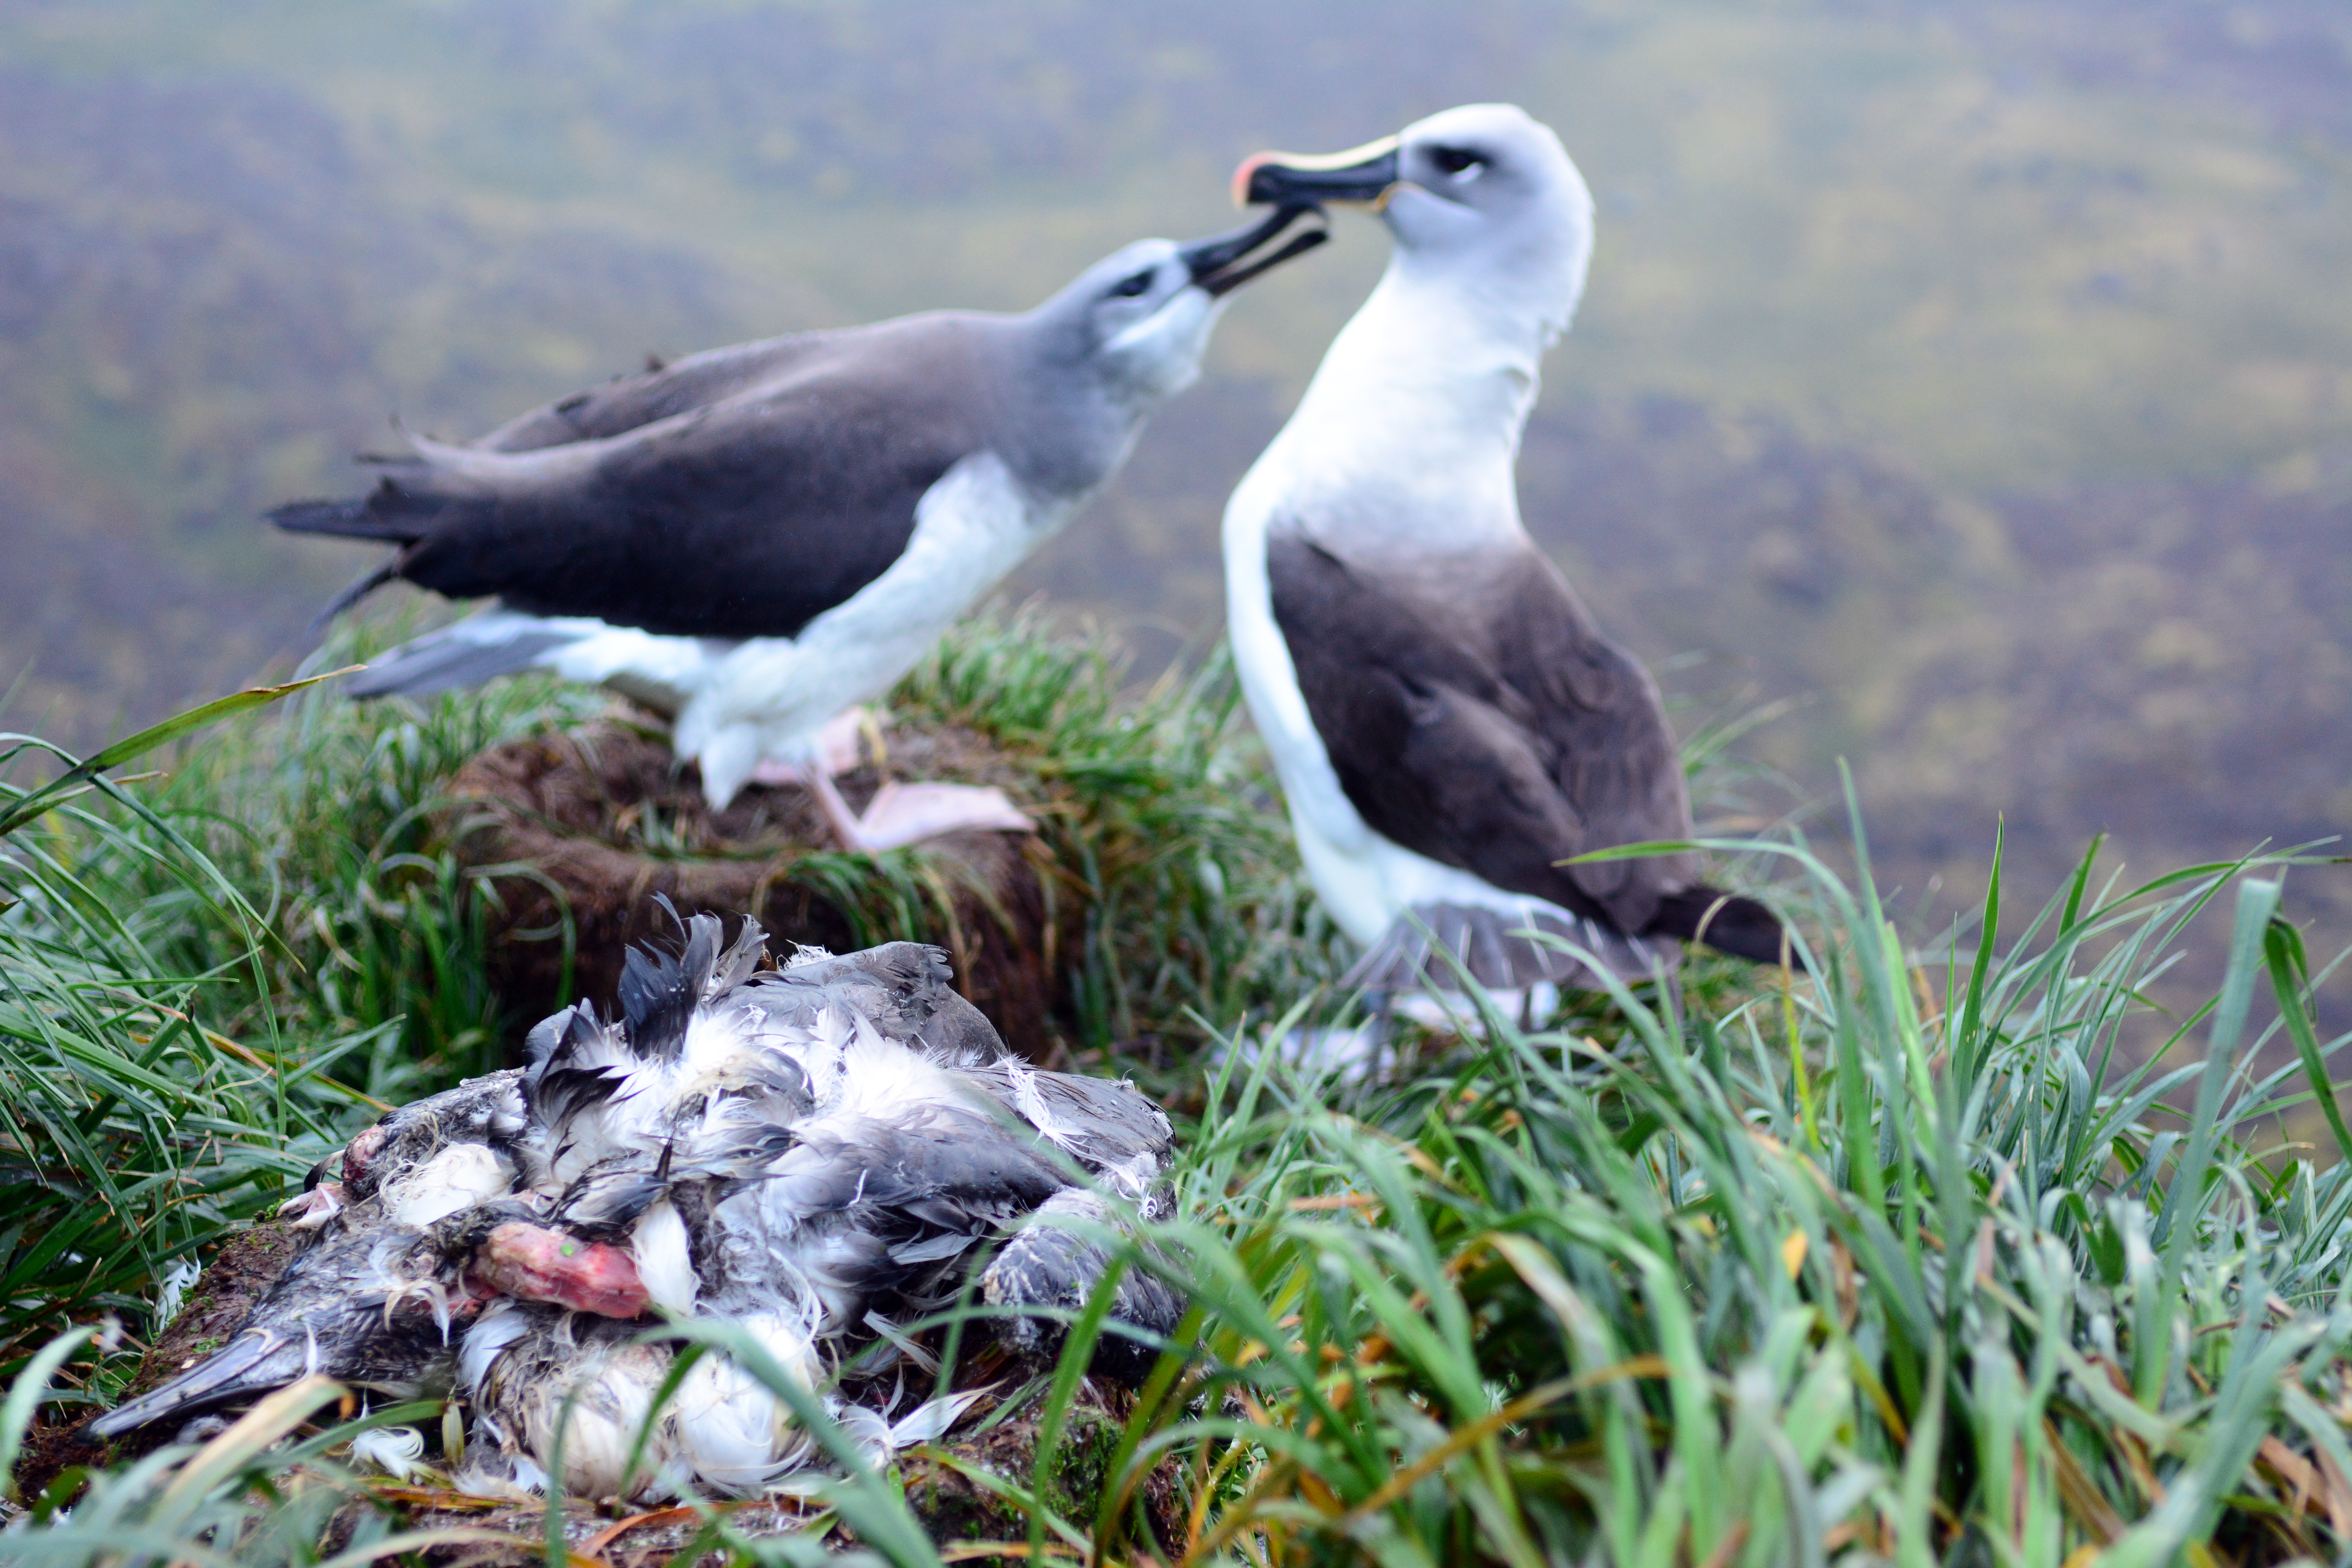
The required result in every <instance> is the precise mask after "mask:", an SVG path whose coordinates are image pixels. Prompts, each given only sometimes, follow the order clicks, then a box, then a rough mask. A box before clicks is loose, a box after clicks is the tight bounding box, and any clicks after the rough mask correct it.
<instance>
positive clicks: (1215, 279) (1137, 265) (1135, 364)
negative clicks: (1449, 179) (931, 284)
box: [1001, 203, 1328, 495]
mask: <svg viewBox="0 0 2352 1568" xmlns="http://www.w3.org/2000/svg"><path fill="white" fill-rule="evenodd" d="M1304 216H1317V217H1318V219H1319V214H1318V213H1317V212H1316V209H1315V208H1314V206H1313V205H1311V204H1307V203H1300V204H1295V205H1277V208H1276V211H1275V212H1274V213H1273V214H1271V215H1270V216H1267V217H1266V218H1265V219H1264V220H1263V221H1261V222H1257V223H1254V224H1251V225H1249V226H1247V227H1244V228H1239V229H1235V230H1234V231H1232V232H1231V233H1227V234H1220V235H1213V236H1211V237H1208V238H1206V239H1199V240H1193V241H1192V242H1190V243H1188V244H1187V243H1179V242H1178V241H1175V240H1172V239H1139V240H1137V241H1136V242H1135V243H1134V244H1132V245H1129V246H1124V247H1120V248H1119V249H1118V250H1116V251H1113V252H1112V253H1111V254H1110V255H1108V256H1107V257H1105V258H1103V259H1101V260H1100V261H1097V262H1096V263H1095V264H1094V265H1093V266H1092V267H1089V268H1087V269H1086V270H1085V271H1084V272H1081V273H1079V274H1078V276H1077V277H1076V279H1073V280H1072V281H1071V282H1070V283H1069V284H1068V285H1067V286H1066V287H1065V288H1063V289H1061V290H1060V291H1059V292H1058V293H1056V294H1055V295H1054V297H1053V298H1052V299H1050V300H1046V301H1045V303H1044V304H1042V305H1040V306H1038V307H1037V308H1036V309H1035V310H1031V311H1029V312H1028V313H1027V314H1025V315H1022V316H1017V317H1013V318H1011V319H1010V320H1009V321H1006V323H1005V326H1006V328H1007V337H1008V346H1009V352H1010V353H1012V354H1013V356H1014V357H1015V358H1016V359H1017V360H1018V361H1019V362H1020V363H1018V364H1017V365H1015V366H1014V367H1013V370H1014V374H1010V375H1008V376H1006V377H1005V387H1006V394H1005V395H1006V399H1007V405H1008V406H1007V407H1006V408H1005V409H1003V436H1004V440H1003V447H1002V448H1001V449H1003V453H1004V456H1005V458H1006V461H1007V462H1008V464H1009V465H1010V466H1011V467H1012V468H1013V472H1014V473H1015V474H1016V475H1017V476H1018V477H1019V478H1020V479H1022V481H1023V482H1024V483H1025V484H1027V485H1029V486H1031V487H1032V488H1033V489H1040V490H1044V491H1046V492H1048V493H1055V494H1061V495H1079V494H1083V493H1085V492H1087V491H1088V490H1091V489H1094V488H1095V487H1096V486H1097V485H1099V484H1101V483H1102V482H1103V481H1104V480H1105V479H1108V478H1109V476H1110V475H1111V473H1112V472H1113V471H1115V470H1116V469H1117V468H1118V466H1119V464H1120V463H1121V462H1123V461H1125V460H1126V458H1127V454H1128V450H1129V447H1132V446H1133V445H1134V442H1135V437H1136V435H1137V433H1138V432H1139V431H1140V430H1141V428H1142V426H1143V422H1144V421H1145V420H1146V419H1147V418H1149V417H1150V416H1151V415H1152V413H1153V412H1154V411H1156V410H1157V409H1158V408H1159V407H1160V405H1162V404H1164V403H1166V402H1167V401H1168V400H1169V399H1170V398H1171V397H1173V396H1175V395H1177V394H1178V393H1180V392H1181V391H1183V390H1184V389H1185V388H1186V387H1188V386H1190V385H1192V383H1193V382H1194V381H1196V380H1197V379H1199V377H1200V374H1201V359H1202V355H1203V354H1205V353H1207V352H1208V347H1209V336H1210V334H1211V332H1213V331H1214V330H1215V328H1216V324H1217V319H1218V317H1219V316H1221V315H1222V314H1223V312H1224V307H1225V303H1226V300H1227V297H1228V296H1229V295H1230V294H1231V292H1232V291H1233V290H1234V289H1237V288H1239V287H1240V286H1241V285H1242V284H1244V283H1246V282H1248V281H1249V280H1250V279H1253V278H1256V277H1258V276H1259V275H1261V274H1263V273H1265V272H1266V271H1267V270H1269V269H1271V268H1275V267H1278V266H1280V265H1281V264H1282V263H1283V262H1285V261H1287V260H1289V259H1290V258H1293V257H1295V256H1300V255H1303V254H1305V253H1306V252H1307V251H1309V250H1312V249H1314V248H1315V247H1317V246H1318V245H1320V244H1322V243H1323V242H1324V240H1325V239H1326V238H1327V237H1328V231H1327V230H1326V229H1325V228H1324V227H1322V226H1321V225H1320V223H1319V221H1318V223H1316V225H1315V226H1310V227H1307V228H1305V229H1302V230H1300V231H1299V232H1298V233H1297V234H1294V235H1292V236H1291V237H1289V238H1288V239H1287V240H1284V241H1283V242H1282V243H1281V244H1279V245H1275V246H1273V248H1271V249H1266V248H1264V247H1267V246H1269V245H1270V244H1272V242H1273V241H1275V240H1276V238H1278V237H1280V236H1281V235H1282V233H1283V232H1284V231H1285V230H1286V229H1287V228H1289V227H1290V226H1291V225H1292V224H1293V223H1295V222H1297V220H1298V219H1300V218H1301V217H1304Z"/></svg>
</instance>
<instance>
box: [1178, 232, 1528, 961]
mask: <svg viewBox="0 0 2352 1568" xmlns="http://www.w3.org/2000/svg"><path fill="white" fill-rule="evenodd" d="M1455 303H1456V302H1455V301H1452V300H1447V299H1444V298H1442V297H1434V296H1431V295H1430V294H1429V292H1428V291H1427V290H1426V289H1416V287H1415V286H1414V285H1413V284H1412V282H1411V280H1410V279H1402V278H1400V276H1399V275H1398V274H1397V273H1395V272H1393V271H1391V274H1390V275H1389V276H1388V277H1386V278H1384V279H1382V280H1381V286H1380V288H1379V289H1375V290H1374V291H1373V294H1372V297H1371V299H1370V300H1367V301H1366V302H1365V305H1364V308H1363V309H1362V310H1360V311H1358V312H1357V314H1356V316H1355V318H1354V319H1353V320H1352V321H1349V323H1348V325H1347V327H1346V328H1345V329H1343V330H1342V331H1341V332H1340V334H1339V338H1338V340H1337V341H1335V342H1333V344H1332V346H1331V350H1330V352H1329V353H1328V354H1327V355H1326V356H1325V358H1324V361H1323V364H1322V367H1321V368H1320V369H1319V370H1318V371H1317V373H1316V376H1315V380H1314V382H1313V383H1312V384H1310V385H1309V386H1308V387H1307V394H1306V395H1305V396H1304V397H1303V398H1301V399H1300V400H1299V405H1298V411H1297V413H1296V414H1294V415H1293V416H1291V420H1290V423H1289V424H1288V425H1286V426H1284V427H1283V429H1282V432H1281V434H1280V435H1278V436H1276V437H1275V439H1274V442H1273V444H1272V445H1271V446H1269V447H1267V448H1266V450H1265V454H1264V455H1263V456H1261V457H1260V458H1258V460H1257V462H1256V463H1255V465H1254V466H1253V467H1252V468H1251V469H1250V471H1249V473H1248V475H1247V476H1246V477H1244V479H1243V480H1242V482H1241V485H1240V487H1239V488H1238V489H1235V490H1234V497H1233V500H1232V502H1231V503H1230V504H1229V505H1228V506H1227V507H1226V509H1225V522H1224V556H1225V612H1226V618H1227V624H1228V627H1229V630H1230V635H1231V637H1232V638H1233V647H1234V664H1235V666H1236V668H1238V669H1239V671H1240V675H1241V681H1242V690H1243V693H1244V696H1245V697H1246V698H1247V699H1248V700H1249V705H1250V716H1251V717H1252V718H1253V719H1254V720H1255V721H1256V723H1257V727H1258V732H1259V733H1260V734H1261V735H1262V736H1264V737H1265V743H1266V749H1267V751H1268V752H1270V753H1271V754H1272V756H1273V758H1274V764H1275V771H1276V773H1278V774H1279V775H1280V776H1281V779H1282V788H1283V795H1284V797H1285V799H1286V801H1287V803H1288V805H1289V807H1290V820H1291V826H1292V827H1293V829H1294V831H1295V832H1296V834H1297V840H1298V852H1299V857H1300V858H1301V859H1302V860H1303V861H1304V862H1305V863H1306V866H1307V875H1308V876H1309V878H1311V879H1313V881H1314V883H1315V889H1316V891H1317V893H1318V894H1319V895H1320V896H1321V898H1322V900H1323V902H1324V905H1325V907H1326V908H1328V910H1330V911H1331V915H1332V918H1333V919H1334V920H1336V921H1338V922H1339V925H1340V927H1341V929H1343V930H1345V931H1347V932H1348V934H1349V936H1351V937H1353V938H1355V939H1356V940H1357V941H1358V942H1362V943H1365V944H1370V943H1371V942H1375V941H1377V940H1378V939H1379V938H1380V936H1381V933H1382V932H1384V931H1386V930H1387V929H1388V928H1389V926H1390V924H1391V922H1392V921H1394V920H1395V919H1396V917H1397V916H1398V915H1399V914H1400V913H1402V911H1403V910H1406V909H1407V908H1409V907H1411V906H1412V905H1414V904H1421V903H1431V902H1449V903H1458V904H1473V905H1484V906H1488V907H1494V908H1502V909H1507V910H1511V911H1513V912H1519V911H1523V910H1526V909H1528V907H1529V905H1530V903H1531V902H1535V901H1531V900H1528V899H1527V898H1525V897H1524V896H1521V895H1517V894H1511V893H1506V892H1504V891H1502V890H1501V889H1497V888H1495V887H1493V886H1492V885H1490V884H1489V883H1487V882H1486V881H1485V880H1484V879H1480V878H1477V877H1475V876H1472V875H1471V874H1470V873H1468V872H1466V871H1462V870H1458V869H1456V868H1453V867H1450V866H1445V865H1442V864H1440V863H1439V862H1437V861H1434V860H1432V859H1430V858H1428V857H1426V856H1423V855H1418V854H1415V853H1414V852H1413V851H1412V850H1410V849H1407V848H1404V847H1402V846H1401V845H1398V844H1396V843H1394V842H1392V841H1391V840H1390V839H1388V838H1385V837H1381V835H1380V834H1378V833H1376V832H1374V831H1373V830H1372V829H1371V827H1370V825H1368V824H1367V823H1366V822H1365V821H1364V819H1363V817H1362V816H1361V815H1360V813H1359V812H1358V811H1357V810H1356V808H1355V806H1354V805H1352V804H1351V803H1350V802H1349V799H1348V796H1347V793H1346V792H1345V791H1344V790H1343V789H1341V787H1340V785H1339V774H1338V773H1337V772H1336V771H1335V770H1334V769H1333V768H1332V766H1331V758H1330V753H1329V752H1328V751H1327V750H1326V749H1325V747H1324V744H1323V738H1322V736H1321V735H1319V734H1318V733H1317V731H1316V729H1315V724H1314V721H1313V719H1312V717H1311V716H1310V715H1309V713H1308V711H1307V699H1306V697H1305V695H1304V694H1303V693H1302V692H1301V691H1300V690H1299V689H1298V675H1297V666H1296V665H1295V664H1294V663H1293V662H1292V660H1291V657H1290V649H1289V646H1288V645H1287V644H1286V642H1285V641H1284V640H1283V637H1282V629H1281V626H1280V625H1279V624H1278V623H1277V622H1276V619H1275V615H1274V593H1273V586H1272V584H1271V582H1270V581H1269V579H1268V575H1267V571H1266V559H1265V549H1266V541H1267V537H1268V534H1269V532H1270V531H1271V530H1272V528H1273V527H1274V525H1275V524H1276V521H1280V522H1281V524H1282V525H1283V526H1284V527H1285V528H1290V529H1297V530H1298V531H1300V532H1302V533H1303V534H1304V535H1306V536H1307V537H1308V538H1310V539H1315V540H1318V542H1324V543H1327V544H1328V545H1329V546H1330V547H1331V548H1332V549H1333V550H1334V551H1335V552H1338V553H1339V554H1341V555H1343V556H1347V555H1354V556H1356V557H1357V558H1359V559H1361V558H1364V557H1366V556H1373V557H1378V558H1381V559H1383V560H1398V561H1405V560H1409V559H1410V558H1411V557H1412V556H1413V555H1415V554H1419V553H1426V554H1444V553H1448V552H1452V551H1454V550H1459V549H1463V548H1465V547H1476V546H1478V545H1481V544H1486V545H1490V546H1491V545H1492V544H1493V543H1495V542H1500V541H1506V540H1523V539H1524V538H1525V537H1526V534H1525V530H1524V529H1523V528H1522V526H1521V524H1520V521H1519V511H1518V498H1517V488H1516V485H1515V482H1514V479H1513V474H1512V468H1513V463H1514V460H1515V459H1516V458H1517V450H1518V435H1519V430H1520V427H1521V426H1523V425H1524V424H1525V422H1526V419H1527V414H1528V407H1529V406H1530V405H1531V404H1532V403H1533V401H1534V396H1535V390H1536V369H1535V360H1534V357H1533V353H1534V351H1532V350H1531V349H1529V348H1527V347H1525V346H1522V345H1520V344H1517V343H1515V342H1508V341H1506V340H1502V339H1496V338H1490V337H1486V336H1483V335H1481V334H1479V333H1477V332H1475V331H1471V330H1469V327H1468V325H1466V324H1465V323H1464V322H1462V321H1458V320H1457V319H1456V317H1457V315H1458V311H1457V310H1455V309H1454V306H1455ZM1356 496H1365V497H1369V498H1372V500H1373V501H1374V504H1371V505H1368V506H1355V505H1351V504H1349V502H1350V501H1351V500H1352V498H1354V497H1356ZM1343 528H1344V529H1345V530H1346V531H1345V532H1342V531H1341V530H1342V529H1343Z"/></svg>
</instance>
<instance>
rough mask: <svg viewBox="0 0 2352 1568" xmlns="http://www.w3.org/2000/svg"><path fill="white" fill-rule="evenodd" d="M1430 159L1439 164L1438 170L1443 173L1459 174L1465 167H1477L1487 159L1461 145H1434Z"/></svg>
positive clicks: (1430, 152)
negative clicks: (1467, 150) (1462, 147)
mask: <svg viewBox="0 0 2352 1568" xmlns="http://www.w3.org/2000/svg"><path fill="white" fill-rule="evenodd" d="M1429 161H1430V162H1431V163H1434V164H1436V165H1437V172H1438V173H1439V174H1460V173H1462V171H1463V170H1465V169H1475V168H1477V167H1478V166H1479V165H1480V164H1482V163H1486V159H1485V158H1483V157H1481V156H1480V155H1479V154H1477V153H1469V152H1465V151H1464V150H1463V149H1461V148H1459V147H1432V148H1431V149H1430V150H1429Z"/></svg>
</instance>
